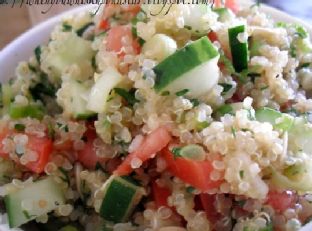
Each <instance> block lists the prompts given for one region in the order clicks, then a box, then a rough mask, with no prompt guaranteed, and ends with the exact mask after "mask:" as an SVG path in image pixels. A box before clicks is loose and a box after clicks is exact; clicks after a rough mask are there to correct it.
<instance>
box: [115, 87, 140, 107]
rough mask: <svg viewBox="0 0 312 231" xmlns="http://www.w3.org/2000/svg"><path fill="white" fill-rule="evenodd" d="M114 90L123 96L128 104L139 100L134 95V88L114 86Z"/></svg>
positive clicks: (131, 104)
mask: <svg viewBox="0 0 312 231" xmlns="http://www.w3.org/2000/svg"><path fill="white" fill-rule="evenodd" d="M114 91H115V93H116V94H118V95H119V96H121V97H122V98H124V99H125V100H126V102H127V103H128V104H129V105H130V106H133V105H134V104H135V103H137V102H139V100H137V99H136V98H135V96H134V93H135V90H134V89H131V90H130V91H127V90H125V89H123V88H114Z"/></svg>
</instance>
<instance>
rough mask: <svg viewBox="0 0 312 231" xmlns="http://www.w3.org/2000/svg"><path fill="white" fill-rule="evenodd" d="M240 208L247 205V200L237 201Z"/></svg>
mask: <svg viewBox="0 0 312 231" xmlns="http://www.w3.org/2000/svg"><path fill="white" fill-rule="evenodd" d="M237 204H238V206H239V207H243V206H244V205H245V204H246V201H245V200H241V201H237Z"/></svg>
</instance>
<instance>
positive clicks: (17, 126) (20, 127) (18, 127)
mask: <svg viewBox="0 0 312 231" xmlns="http://www.w3.org/2000/svg"><path fill="white" fill-rule="evenodd" d="M14 129H15V130H16V131H18V132H23V131H25V125H24V124H15V125H14Z"/></svg>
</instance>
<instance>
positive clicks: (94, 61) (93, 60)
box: [91, 56, 96, 70]
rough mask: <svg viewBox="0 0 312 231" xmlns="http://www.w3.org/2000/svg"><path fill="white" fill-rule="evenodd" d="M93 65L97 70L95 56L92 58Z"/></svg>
mask: <svg viewBox="0 0 312 231" xmlns="http://www.w3.org/2000/svg"><path fill="white" fill-rule="evenodd" d="M91 65H92V67H93V69H94V70H96V59H95V56H93V57H92V59H91Z"/></svg>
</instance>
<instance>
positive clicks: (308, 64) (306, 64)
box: [299, 63, 311, 69]
mask: <svg viewBox="0 0 312 231" xmlns="http://www.w3.org/2000/svg"><path fill="white" fill-rule="evenodd" d="M310 65H311V63H303V64H301V65H300V66H299V69H301V68H306V67H309V66H310Z"/></svg>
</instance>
